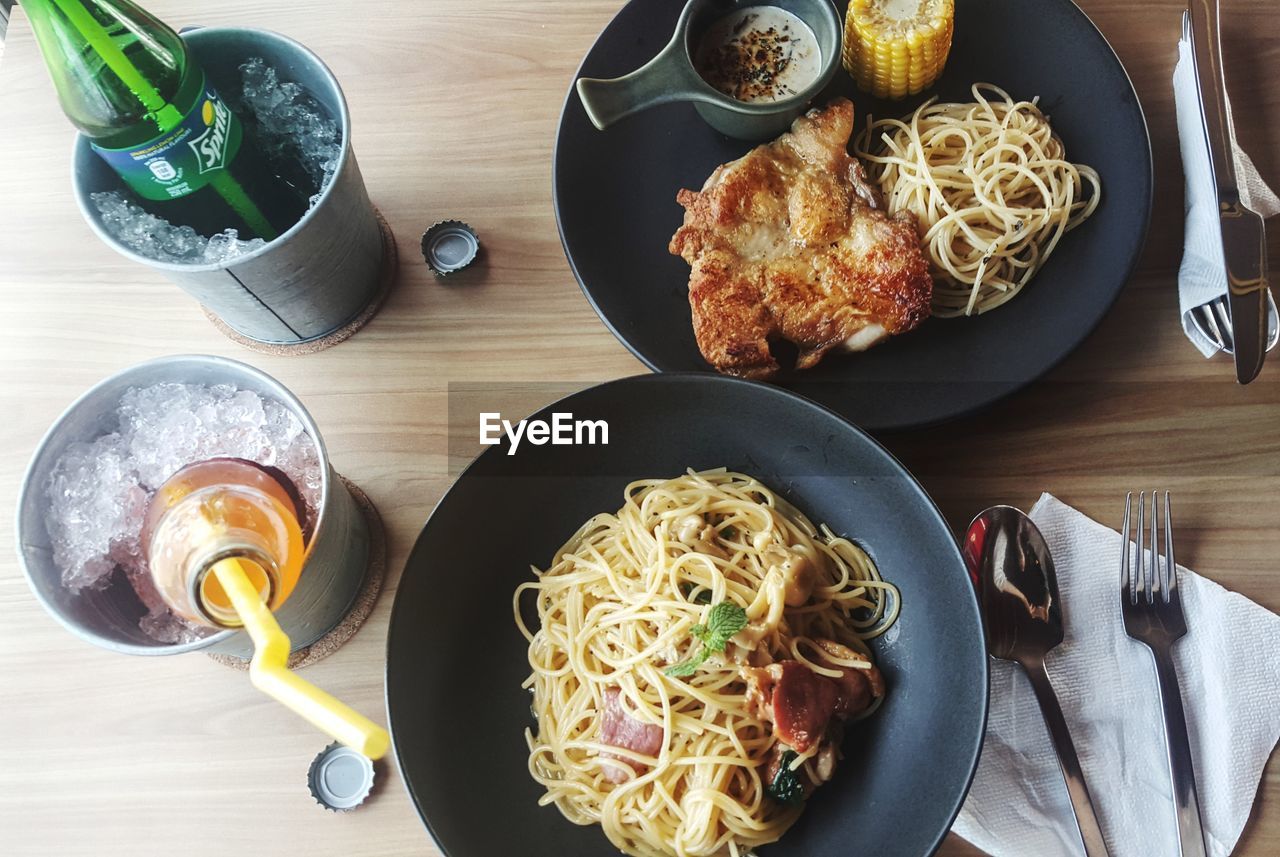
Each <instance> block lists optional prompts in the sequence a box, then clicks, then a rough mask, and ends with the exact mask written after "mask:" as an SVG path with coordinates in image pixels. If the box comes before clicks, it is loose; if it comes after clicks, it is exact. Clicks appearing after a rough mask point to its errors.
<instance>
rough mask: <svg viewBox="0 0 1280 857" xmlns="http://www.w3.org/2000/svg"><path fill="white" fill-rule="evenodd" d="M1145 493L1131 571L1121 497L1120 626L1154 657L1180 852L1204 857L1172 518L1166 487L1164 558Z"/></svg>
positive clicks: (1127, 505) (1128, 506)
mask: <svg viewBox="0 0 1280 857" xmlns="http://www.w3.org/2000/svg"><path fill="white" fill-rule="evenodd" d="M1146 504H1147V495H1146V492H1145V491H1143V492H1141V493H1139V494H1138V522H1137V523H1138V526H1137V530H1138V539H1137V542H1138V545H1137V547H1138V549H1137V561H1136V563H1135V567H1134V568H1133V569H1132V573H1130V557H1129V550H1130V548H1129V520H1130V513H1131V510H1132V505H1133V492H1130V493H1128V494H1126V495H1125V498H1124V526H1123V529H1122V530H1121V535H1122V536H1123V537H1124V547H1123V548H1122V550H1121V554H1120V608H1121V611H1122V612H1123V614H1124V630H1125V632H1126V633H1127V634H1128V635H1129V636H1130V637H1132V638H1134V639H1135V640H1138V641H1140V642H1142V643H1145V644H1146V645H1147V647H1148V648H1150V649H1151V654H1152V656H1153V657H1154V658H1155V664H1156V681H1157V683H1158V684H1159V686H1160V705H1161V707H1162V708H1163V709H1164V737H1165V749H1166V750H1167V751H1168V753H1169V773H1170V775H1171V776H1172V779H1173V801H1174V807H1175V810H1176V814H1177V820H1178V842H1179V843H1180V844H1181V846H1182V855H1183V857H1205V855H1206V853H1207V852H1206V848H1205V843H1204V831H1203V829H1202V828H1201V825H1200V802H1199V799H1198V798H1197V797H1196V777H1195V771H1194V770H1193V768H1192V765H1191V743H1190V741H1189V740H1188V738H1187V717H1186V714H1185V712H1184V711H1183V709H1182V695H1181V693H1179V691H1178V674H1177V672H1176V671H1175V670H1174V667H1173V654H1172V651H1173V644H1174V642H1175V641H1177V640H1178V639H1179V638H1181V637H1182V636H1183V635H1185V634H1186V633H1187V622H1186V618H1185V617H1184V616H1183V613H1182V598H1181V596H1180V595H1179V593H1178V565H1177V562H1176V561H1175V560H1174V556H1173V518H1172V517H1171V515H1170V508H1169V492H1168V491H1166V492H1164V558H1163V559H1164V562H1163V564H1162V563H1161V557H1160V556H1159V555H1158V553H1157V551H1156V523H1157V521H1156V518H1157V514H1156V511H1157V510H1156V492H1155V491H1152V492H1151V530H1150V533H1151V548H1150V556H1149V557H1148V556H1147V555H1146V553H1145V549H1144V545H1143V535H1144V530H1145V529H1146V526H1145V520H1144V518H1145V513H1146Z"/></svg>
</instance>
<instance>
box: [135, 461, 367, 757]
mask: <svg viewBox="0 0 1280 857" xmlns="http://www.w3.org/2000/svg"><path fill="white" fill-rule="evenodd" d="M305 511H306V510H305V507H304V506H303V504H302V501H301V499H300V498H299V496H298V493H297V491H296V490H295V489H294V487H293V483H292V482H290V481H289V479H288V477H286V476H284V474H282V473H279V472H278V471H276V470H274V469H273V468H267V467H263V466H262V465H259V464H255V463H254V462H252V461H245V460H243V459H238V458H214V459H210V460H209V461H202V462H198V463H196V464H191V465H188V466H186V467H184V468H182V469H181V470H179V471H178V472H177V473H175V474H174V475H173V476H171V477H170V478H169V480H168V481H167V482H165V483H164V485H162V486H161V487H160V490H159V491H157V492H156V495H155V496H154V497H153V498H152V499H151V506H150V507H149V508H148V509H147V518H146V522H145V524H144V526H143V531H142V545H143V550H144V551H145V552H146V554H147V560H148V563H149V565H150V570H151V577H152V579H153V580H154V581H155V585H156V588H157V589H158V590H159V591H160V596H161V597H162V598H163V599H164V601H165V603H166V604H168V605H169V607H170V608H171V609H172V610H173V611H174V612H175V613H177V614H178V615H180V616H182V617H183V618H185V619H188V620H189V621H192V622H196V623H198V624H202V625H211V626H213V627H216V628H240V627H243V628H244V629H245V630H246V631H247V632H248V633H249V636H250V637H251V638H252V639H253V644H254V654H253V659H252V660H251V661H250V662H249V678H250V680H251V681H252V682H253V684H254V686H256V687H257V688H258V689H259V690H261V691H262V692H264V693H266V694H268V695H269V696H271V697H273V698H275V699H276V700H277V701H279V702H281V703H282V704H284V705H286V706H288V707H289V708H291V709H293V711H295V712H296V713H298V714H299V715H301V716H302V717H304V718H306V719H307V720H308V721H310V722H311V724H312V725H314V726H316V727H317V728H319V729H320V730H322V731H324V732H326V733H327V734H329V735H330V736H331V737H333V738H336V739H337V740H338V741H341V742H342V743H343V744H346V745H347V746H348V747H351V748H352V749H355V750H357V751H358V752H361V753H363V754H364V755H366V756H368V757H370V758H372V759H378V758H381V757H382V756H383V755H384V754H385V753H386V752H387V749H388V748H389V747H390V745H391V738H390V736H389V735H388V734H387V730H386V729H384V728H382V727H381V726H379V725H378V724H376V723H374V722H373V721H372V720H370V719H369V718H367V717H365V716H364V715H362V714H360V713H359V712H357V711H355V710H354V709H352V708H350V707H349V706H347V705H346V704H344V703H343V702H341V701H340V700H338V699H335V698H334V697H332V696H330V695H329V694H327V693H325V692H324V691H323V690H321V689H320V688H318V687H316V686H315V685H313V684H311V683H309V682H307V681H306V680H305V679H302V678H300V677H299V676H297V675H296V674H295V673H292V672H290V671H289V667H288V658H289V652H290V644H289V638H288V636H287V635H286V634H285V633H284V632H283V631H282V630H281V628H280V625H279V624H278V623H277V622H276V619H275V617H274V616H273V615H272V611H274V610H276V609H277V608H279V607H280V605H281V604H283V603H284V602H285V599H287V598H288V597H289V593H291V592H292V591H293V589H294V587H295V585H296V584H297V582H298V576H299V574H300V573H301V571H302V564H303V560H304V559H305V558H306V547H305V540H304V537H303V522H304V521H305V517H306V516H305Z"/></svg>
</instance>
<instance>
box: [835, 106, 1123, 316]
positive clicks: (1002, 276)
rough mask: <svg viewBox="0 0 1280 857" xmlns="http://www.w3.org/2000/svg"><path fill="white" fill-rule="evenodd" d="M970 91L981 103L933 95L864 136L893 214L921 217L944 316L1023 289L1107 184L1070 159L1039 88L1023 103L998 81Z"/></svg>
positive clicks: (936, 308)
mask: <svg viewBox="0 0 1280 857" xmlns="http://www.w3.org/2000/svg"><path fill="white" fill-rule="evenodd" d="M972 92H973V98H974V100H973V102H972V103H962V104H939V103H937V100H936V99H930V100H928V101H926V102H925V103H924V104H922V105H921V106H920V107H919V108H918V109H917V110H916V111H915V112H914V113H913V114H911V115H910V116H909V117H906V118H905V119H881V120H879V121H871V120H869V121H868V123H867V129H866V131H865V133H864V134H863V135H862V137H861V138H860V139H859V140H858V142H857V145H856V151H857V154H858V155H859V157H861V158H862V159H863V160H865V161H866V162H867V163H868V164H869V165H870V172H871V174H872V178H873V180H875V181H876V182H877V183H878V184H879V187H880V190H881V192H882V193H883V195H884V197H885V203H886V205H887V207H888V210H889V213H890V214H896V213H897V212H899V211H904V210H905V211H910V212H912V213H913V214H915V216H916V219H917V220H918V221H919V227H920V230H921V242H922V244H923V245H924V247H925V249H926V250H927V252H928V254H929V257H930V262H931V267H932V268H933V273H934V278H935V280H936V281H937V282H936V285H935V288H934V291H933V314H934V315H937V316H944V317H945V316H958V315H973V314H974V313H983V312H987V311H989V310H992V309H995V308H996V307H998V306H1000V305H1001V304H1003V303H1005V302H1006V301H1008V300H1009V299H1011V298H1012V297H1013V296H1014V295H1016V294H1017V293H1018V292H1019V291H1020V290H1021V289H1022V287H1023V286H1025V285H1026V284H1027V281H1028V280H1030V279H1031V278H1032V277H1033V276H1035V274H1036V272H1037V271H1038V270H1039V269H1040V267H1041V266H1042V265H1043V264H1044V263H1045V261H1046V260H1047V259H1048V258H1049V256H1050V255H1051V254H1052V253H1053V250H1054V248H1055V247H1057V245H1058V241H1059V239H1061V238H1062V236H1063V234H1065V233H1066V232H1067V231H1069V230H1071V229H1074V228H1075V227H1077V226H1079V225H1080V224H1081V223H1082V222H1083V221H1084V220H1085V219H1086V218H1087V217H1089V215H1091V214H1092V213H1093V212H1094V209H1096V208H1097V207H1098V201H1099V199H1100V198H1101V190H1102V185H1101V182H1100V180H1099V178H1098V173H1097V172H1096V171H1095V170H1093V169H1092V168H1090V167H1087V166H1084V165H1081V164H1073V163H1071V162H1070V161H1067V160H1066V151H1065V149H1064V147H1063V145H1062V141H1061V140H1059V139H1058V137H1057V136H1056V135H1055V134H1054V132H1053V128H1052V127H1051V126H1050V124H1049V120H1048V118H1047V117H1046V116H1045V115H1044V114H1043V113H1042V112H1041V111H1040V108H1039V107H1038V105H1037V102H1038V99H1032V100H1031V101H1017V102H1015V101H1014V100H1013V98H1012V97H1010V95H1009V94H1008V93H1007V92H1005V91H1004V90H1003V89H1000V88H999V87H997V86H993V85H992V84H989V83H975V84H974V85H973V88H972ZM873 149H874V151H873Z"/></svg>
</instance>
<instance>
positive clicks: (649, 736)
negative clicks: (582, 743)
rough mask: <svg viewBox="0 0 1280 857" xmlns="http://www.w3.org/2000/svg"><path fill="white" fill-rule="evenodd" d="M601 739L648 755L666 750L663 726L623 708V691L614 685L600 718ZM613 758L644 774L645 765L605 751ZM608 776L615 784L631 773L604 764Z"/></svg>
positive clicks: (605, 701)
mask: <svg viewBox="0 0 1280 857" xmlns="http://www.w3.org/2000/svg"><path fill="white" fill-rule="evenodd" d="M600 740H601V741H603V742H604V743H605V744H609V745H612V746H614V747H622V748H624V749H627V750H632V751H634V752H636V753H640V754H641V755H644V756H656V755H658V752H659V751H660V750H661V749H662V744H663V731H662V727H661V726H656V725H654V724H652V723H645V722H643V721H641V720H637V719H636V718H634V717H632V716H631V715H630V714H628V713H627V711H626V709H625V708H623V707H622V691H621V690H619V689H618V688H616V687H611V688H609V689H607V690H606V691H605V692H604V712H603V713H602V715H601V718H600ZM602 755H604V756H607V757H608V758H610V759H618V760H619V761H622V762H625V763H626V764H628V765H630V766H631V768H632V769H634V770H635V771H636V773H641V772H642V771H643V768H644V766H643V765H638V764H636V763H635V762H633V761H631V760H630V759H624V758H623V757H621V756H616V755H614V754H612V753H604V754H602ZM604 778H605V779H606V780H608V781H609V782H611V783H622V782H626V781H627V779H628V777H627V772H626V771H624V770H622V769H621V768H619V767H618V766H616V765H605V766H604Z"/></svg>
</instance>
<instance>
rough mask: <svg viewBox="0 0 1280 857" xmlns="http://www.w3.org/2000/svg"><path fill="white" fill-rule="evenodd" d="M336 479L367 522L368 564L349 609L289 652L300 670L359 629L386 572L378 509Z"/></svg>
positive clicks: (235, 662)
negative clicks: (324, 630)
mask: <svg viewBox="0 0 1280 857" xmlns="http://www.w3.org/2000/svg"><path fill="white" fill-rule="evenodd" d="M338 478H339V479H341V480H342V484H343V485H345V486H347V490H348V491H350V492H351V496H352V497H353V498H354V499H355V501H356V505H357V506H359V507H360V511H361V512H362V513H363V514H364V519H365V522H366V523H368V525H369V567H368V568H367V569H366V570H365V574H364V583H362V584H361V585H360V591H359V592H358V593H356V600H355V603H354V604H352V606H351V610H350V612H348V613H347V615H346V616H344V617H343V618H342V621H341V622H339V623H338V624H337V625H335V626H334V627H333V630H331V631H330V632H329V633H327V634H325V635H324V636H323V637H321V638H320V639H318V640H316V641H315V642H314V643H312V644H311V645H309V646H306V647H305V648H301V649H298V651H296V652H294V653H293V654H291V655H289V669H294V670H296V669H302V668H303V667H309V666H311V665H312V664H314V663H317V662H319V661H322V660H324V659H325V658H327V657H329V655H331V654H333V653H334V652H336V651H337V650H338V649H339V648H341V647H342V644H343V643H345V642H347V640H350V639H351V638H352V637H354V636H355V634H356V631H359V630H360V626H361V625H363V624H364V623H365V620H366V619H368V618H369V614H370V613H372V612H373V605H374V604H376V603H377V601H378V593H380V592H381V591H382V581H383V579H384V578H385V577H386V575H387V533H386V530H385V529H384V528H383V526H382V518H381V516H379V515H378V510H377V509H376V508H375V507H374V505H373V501H372V500H370V499H369V495H368V494H365V493H364V491H362V490H361V489H360V488H359V487H358V486H357V485H356V484H355V483H354V482H352V481H351V480H349V479H347V477H345V476H342V475H339V476H338ZM208 656H209V658H210V660H214V661H217V662H218V663H220V664H222V665H223V666H227V667H231V668H232V669H236V670H247V669H249V661H248V660H246V659H245V658H238V657H236V656H235V655H225V654H221V653H217V652H209V653H208Z"/></svg>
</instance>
